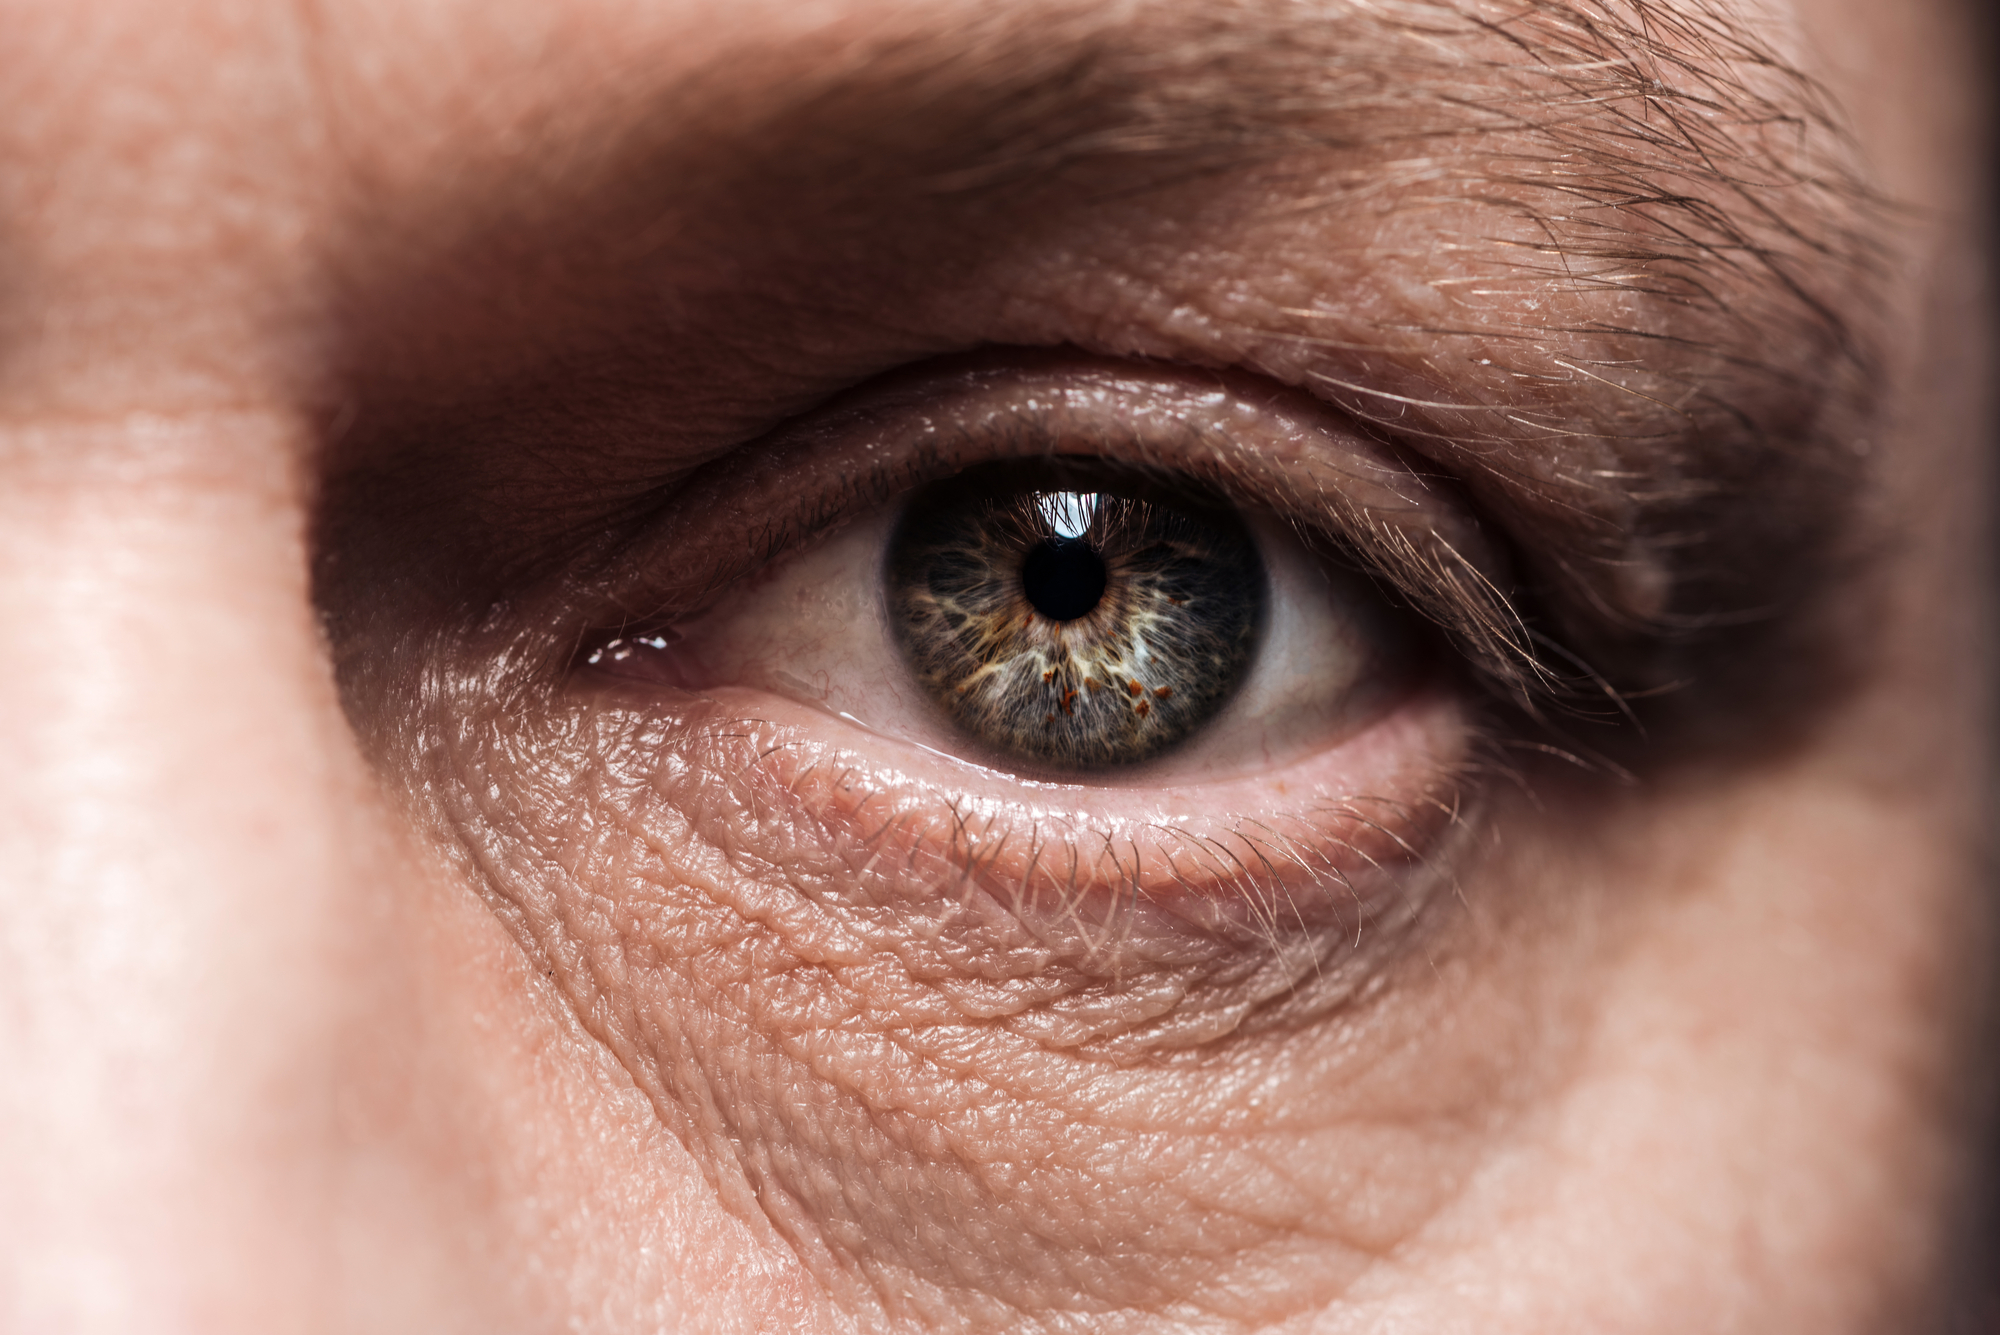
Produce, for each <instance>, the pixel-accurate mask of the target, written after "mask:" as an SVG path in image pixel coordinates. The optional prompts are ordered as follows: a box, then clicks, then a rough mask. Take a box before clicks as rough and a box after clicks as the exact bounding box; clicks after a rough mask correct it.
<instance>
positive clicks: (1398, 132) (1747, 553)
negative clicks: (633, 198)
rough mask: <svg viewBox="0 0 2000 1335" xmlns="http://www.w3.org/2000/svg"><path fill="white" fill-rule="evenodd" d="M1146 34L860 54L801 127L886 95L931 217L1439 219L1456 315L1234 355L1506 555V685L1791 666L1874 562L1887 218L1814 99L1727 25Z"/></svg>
mask: <svg viewBox="0 0 2000 1335" xmlns="http://www.w3.org/2000/svg"><path fill="white" fill-rule="evenodd" d="M1163 22H1165V23H1166V24H1168V25H1169V30H1168V31H1166V32H1157V31H1156V32H1151V33H1149V34H1148V35H1147V37H1146V38H1145V40H1143V41H1140V42H1135V41H1134V40H1133V39H1132V36H1131V33H1130V30H1129V24H1121V25H1118V26H1115V27H1110V28H1095V27H1094V26H1093V23H1092V20H1091V19H1090V18H1089V17H1088V16H1087V15H1080V16H1078V17H1077V18H1076V19H1075V20H1073V22H1072V23H1071V25H1070V26H1069V27H1068V28H1067V29H1064V28H1063V27H1062V26H1061V25H1057V26H1056V27H1055V28H1053V29H1043V30H1038V31H1036V32H1034V33H1029V34H1023V33H1021V32H1019V31H1016V30H1013V29H1010V28H1009V27H1008V26H1007V23H1006V22H1005V20H1004V19H996V20H994V22H993V25H992V29H991V31H990V32H988V33H985V34H979V33H973V34H960V40H959V42H958V44H957V46H956V47H955V48H954V49H953V51H952V52H951V53H950V54H949V55H947V56H946V57H945V58H944V59H943V60H940V59H939V52H938V51H937V49H936V48H935V47H932V46H929V45H927V44H926V45H922V46H913V47H912V48H911V49H910V50H909V51H908V52H902V51H896V50H890V51H886V52H885V51H880V50H877V51H872V52H866V53H857V64H856V66H855V67H853V68H850V69H848V70H845V71H836V72H833V73H831V74H830V75H829V86H830V88H831V89H832V91H831V92H829V93H828V94H827V95H826V96H825V98H824V100H823V101H808V102H807V103H806V104H805V105H808V106H810V107H811V108H812V111H811V114H812V115H813V116H814V117H818V118H822V119H821V123H823V124H827V125H842V124H853V123H854V121H855V119H857V117H854V116H851V115H849V114H847V112H846V109H844V108H842V107H840V106H839V103H840V102H841V101H842V99H843V97H844V96H845V95H846V93H847V91H849V90H853V89H862V90H865V92H864V93H863V96H865V97H868V98H871V99H872V98H877V97H881V96H882V90H883V88H884V87H885V86H893V85H895V84H896V83H897V81H898V80H899V79H900V80H902V81H903V82H902V86H901V87H900V88H898V89H897V91H896V93H895V95H894V97H895V100H897V101H899V102H900V103H901V104H902V105H904V106H909V107H920V108H923V109H924V110H925V113H926V115H927V117H928V120H929V124H927V125H925V126H922V127H920V128H913V129H911V130H910V131H909V133H910V139H909V141H908V142H906V143H903V144H901V145H898V146H897V151H889V152H885V153H884V154H882V156H881V158H880V159H879V160H880V161H882V162H884V163H891V164H894V170H896V171H903V172H908V173H909V175H910V178H911V179H912V180H913V181H914V182H915V183H916V188H917V189H919V190H920V191H923V192H928V193H932V194H936V195H942V196H955V195H996V196H1004V195H1006V194H1007V193H1008V192H1010V191H1023V190H1033V189H1036V188H1038V187H1039V186H1044V185H1046V183H1047V182H1049V181H1051V180H1063V179H1067V180H1071V181H1074V180H1078V179H1092V178H1096V179H1098V180H1100V181H1102V182H1109V183H1111V184H1106V185H1104V186H1103V188H1104V189H1106V190H1125V191H1133V190H1147V189H1164V188H1166V187H1168V186H1171V185H1172V184H1174V183H1176V182H1187V181H1190V180H1196V179H1198V178H1200V177H1201V176H1203V175H1205V174H1216V175H1221V174H1241V173H1244V172H1255V171H1258V170H1260V169H1262V170H1270V171H1273V172H1281V171H1284V170H1286V169H1287V164H1294V163H1298V162H1301V161H1307V160H1310V161H1312V162H1314V163H1315V164H1317V165H1316V167H1315V169H1314V171H1313V172H1312V173H1311V175H1310V178H1309V179H1310V182H1311V187H1310V191H1309V194H1308V197H1307V198H1305V199H1302V200H1298V201H1295V202H1294V203H1293V205H1292V206H1291V207H1294V208H1298V209H1301V210H1306V209H1311V208H1322V209H1335V208H1341V207H1347V208H1352V207H1355V206H1357V205H1365V204H1373V205H1377V206H1379V207H1382V208H1384V209H1387V210H1389V211H1390V212H1392V213H1394V214H1396V215H1399V216H1401V217H1405V218H1408V219H1410V220H1411V221H1412V224H1413V225H1416V226H1419V227H1421V226H1422V225H1423V224H1424V219H1425V217H1426V215H1438V216H1443V215H1449V216H1451V217H1453V218H1454V219H1456V220H1457V221H1456V223H1455V226H1456V227H1457V229H1458V231H1457V234H1456V235H1453V236H1448V237H1444V238H1439V244H1440V251H1439V253H1440V254H1441V255H1446V256H1448V258H1449V261H1450V262H1449V263H1448V264H1443V265H1439V266H1437V267H1439V268H1441V269H1443V270H1445V272H1440V273H1437V274H1435V275H1434V277H1433V278H1432V279H1431V280H1430V281H1431V282H1432V285H1433V286H1434V287H1437V288H1439V289H1441V290H1442V289H1444V288H1446V287H1454V288H1455V289H1456V292H1455V295H1457V296H1459V297H1461V298H1462V299H1461V300H1460V301H1459V303H1458V310H1457V312H1456V313H1457V314H1458V315H1459V317H1460V318H1459V319H1457V320H1453V321H1446V322H1441V323H1438V322H1432V323H1426V322H1423V321H1418V320H1410V321H1407V322H1405V323H1402V324H1396V323H1393V322H1386V321H1381V320H1377V321H1374V322H1373V323H1367V322H1357V321H1356V320H1354V319H1353V318H1352V317H1351V316H1350V315H1349V313H1347V312H1345V311H1343V310H1341V309H1340V305H1339V302H1338V301H1337V300H1333V301H1327V302H1324V303H1323V304H1322V305H1321V306H1320V307H1318V308H1306V309H1300V310H1297V311H1294V312H1292V315H1293V316H1294V317H1295V319H1294V320H1293V322H1292V323H1291V324H1290V325H1289V326H1287V327H1283V328H1276V327H1274V328H1269V329H1264V330H1258V331H1251V332H1253V333H1257V334H1261V335H1263V336H1265V337H1266V338H1268V339H1269V340H1270V341H1272V342H1273V343H1275V344H1280V345H1282V344H1284V343H1286V342H1289V343H1291V344H1292V345H1294V346H1297V347H1312V348H1316V349H1319V350H1322V351H1332V352H1336V353H1338V354H1340V359H1339V362H1338V368H1337V369H1327V370H1321V371H1318V372H1315V373H1312V374H1311V375H1310V376H1309V379H1310V387H1311V388H1312V389H1314V390H1315V392H1317V393H1319V394H1320V395H1321V396H1322V397H1324V398H1326V399H1328V400H1329V401H1331V402H1333V403H1335V404H1337V405H1339V406H1340V407H1342V408H1343V409H1345V410H1346V411H1347V412H1349V413H1350V414H1352V415H1353V416H1354V417H1355V418H1357V419H1358V420H1360V421H1363V422H1367V423H1371V424H1373V425H1374V426H1375V427H1376V428H1377V429H1378V430H1380V431H1381V432H1382V433H1383V434H1384V435H1385V436H1386V437H1388V438H1390V439H1392V440H1394V441H1395V442H1397V443H1398V444H1400V445H1402V446H1404V447H1406V448H1408V449H1410V450H1411V451H1413V452H1415V453H1416V454H1419V455H1422V456H1425V457H1428V458H1429V459H1432V460H1434V461H1435V462H1437V463H1438V464H1439V465H1440V466H1442V467H1444V468H1445V469H1446V470H1447V471H1449V472H1450V473H1452V474H1453V475H1454V476H1456V477H1458V478H1459V479H1461V480H1462V481H1463V482H1464V483H1465V485H1466V486H1467V488H1468V490H1470V491H1471V492H1472V493H1473V494H1474V496H1475V497H1476V498H1478V499H1479V500H1480V501H1481V502H1482V503H1484V504H1485V505H1486V506H1487V507H1488V509H1489V511H1491V512H1493V513H1494V514H1496V515H1497V516H1498V517H1499V519H1500V521H1501V524H1502V527H1504V528H1506V529H1508V530H1509V531H1510V532H1512V533H1513V534H1514V536H1515V537H1516V539H1517V544H1516V545H1517V547H1518V549H1519V551H1520V554H1521V564H1522V565H1523V567H1524V568H1525V575H1526V582H1527V583H1528V584H1529V585H1530V586H1531V587H1530V588H1528V589H1527V590H1525V591H1524V592H1525V596H1528V597H1532V598H1533V599H1534V601H1535V602H1536V603H1537V610H1536V612H1535V613H1534V614H1532V615H1530V616H1529V617H1528V619H1527V620H1526V621H1523V620H1522V619H1521V618H1520V617H1519V616H1518V615H1517V614H1516V609H1513V608H1500V609H1495V608H1492V607H1490V606H1487V607H1483V608H1482V607H1480V606H1477V605H1476V604H1478V603H1479V601H1480V599H1481V598H1485V597H1486V596H1487V595H1484V594H1479V593H1478V591H1476V590H1469V589H1462V590H1457V591H1456V601H1457V603H1458V605H1460V606H1461V607H1463V608H1464V609H1465V613H1464V618H1463V622H1462V624H1461V625H1460V626H1459V627H1457V629H1459V630H1461V631H1463V632H1465V633H1466V634H1467V635H1468V637H1469V638H1475V639H1479V640H1481V641H1482V642H1484V643H1488V644H1490V643H1492V642H1493V640H1494V637H1495V635H1496V634H1500V635H1501V637H1502V638H1503V639H1506V640H1507V641H1508V644H1509V648H1510V652H1511V656H1512V658H1513V660H1514V661H1513V663H1512V665H1511V666H1508V665H1498V670H1499V672H1500V674H1501V675H1503V676H1506V677H1508V678H1509V679H1511V680H1512V681H1513V682H1514V683H1515V684H1516V686H1517V687H1520V688H1522V689H1523V690H1524V691H1527V690H1532V689H1535V688H1538V687H1540V686H1546V685H1548V684H1550V683H1555V682H1559V681H1568V682H1570V683H1572V684H1576V683H1577V682H1578V679H1579V678H1580V679H1581V683H1582V688H1583V689H1584V690H1586V691H1589V690H1596V689H1600V688H1602V689H1608V690H1610V691H1612V692H1613V693H1614V694H1620V693H1641V692H1645V691H1648V690H1655V689H1658V688H1661V687H1663V686H1666V685H1669V684H1671V683H1674V682H1679V681H1683V680H1687V679H1692V678H1700V677H1703V676H1708V677H1714V676H1716V675H1718V674H1717V673H1716V671H1715V669H1714V665H1713V664H1711V663H1708V662H1705V661H1703V659H1704V656H1705V655H1709V654H1711V653H1712V652H1720V653H1723V654H1725V655H1726V654H1735V655H1737V656H1741V655H1742V653H1743V652H1744V649H1745V646H1746V645H1748V644H1749V643H1751V642H1752V641H1754V640H1757V639H1758V638H1759V636H1762V637H1763V639H1764V640H1766V641H1768V642H1770V643H1771V644H1773V645H1785V646H1789V647H1790V648H1791V649H1792V650H1794V651H1796V650H1797V649H1798V647H1799V641H1798V639H1797V637H1796V635H1795V634H1794V631H1795V630H1796V629H1797V627H1798V625H1799V624H1801V623H1802V622H1804V621H1807V620H1810V618H1811V614H1813V613H1814V612H1816V611H1819V610H1821V609H1820V607H1819V600H1820V599H1821V598H1822V596H1823V595H1824V594H1825V592H1826V590H1827V588H1828V586H1829V585H1831V584H1832V583H1834V582H1835V579H1836V576H1837V575H1839V574H1841V573H1842V572H1844V571H1847V570H1849V569H1850V568H1851V566H1852V564H1853V562H1854V561H1855V560H1856V559H1858V554H1859V552H1860V551H1861V549H1862V548H1863V547H1865V546H1866V543H1867V539H1866V538H1865V537H1858V536H1857V533H1856V530H1857V514H1858V510H1857V503H1856V502H1857V496H1858V494H1859V493H1860V491H1861V490H1862V488H1863V485H1864V482H1865V471H1866V470H1865V466H1864V463H1863V459H1862V455H1863V454H1864V453H1865V447H1866V440H1867V437H1868V434H1869V431H1870V427H1871V421H1872V416H1873V413H1874V410H1875V407H1876V405H1875V398H1874V396H1875V393H1876V390H1877V387H1878V385H1879V382H1880V373H1879V370H1878V367H1879V364H1880V357H1879V355H1878V352H1877V349H1876V347H1875V342H1876V340H1877V338H1878V326H1879V324H1880V307H1879V302H1878V292H1879V290H1880V288H1881V285H1882V282H1883V279H1884V276H1885V273H1886V271H1887V268H1888V263H1889V254H1890V252H1889V248H1888V246H1887V245H1886V243H1885V240H1884V237H1885V232H1886V227H1887V223H1888V221H1889V220H1890V219H1891V217H1892V216H1893V211H1892V210H1891V209H1890V208H1889V207H1888V206H1887V205H1886V204H1885V202H1884V201H1883V200H1882V199H1881V198H1880V197H1879V196H1878V194H1877V193H1876V192H1875V191H1874V190H1873V189H1872V187H1871V186H1870V184H1869V181H1868V178H1867V175H1866V173H1865V172H1864V171H1863V169H1862V167H1861V165H1860V163H1859V161H1858V155H1857V152H1856V150H1855V147H1854V145H1853V142H1852V140H1851V137H1850V136H1849V134H1848V133H1847V131H1846V129H1845V127H1844V126H1843V124H1842V122H1841V119H1840V112H1839V109H1838V108H1837V107H1836V106H1835V105H1834V104H1833V102H1832V101H1831V99H1830V98H1829V97H1828V96H1827V94H1826V93H1825V92H1824V91H1823V90H1822V89H1821V88H1820V87H1819V86H1818V85H1817V84H1816V83H1814V81H1813V80H1812V79H1810V78H1809V77H1808V76H1806V75H1805V74H1804V73H1802V72H1801V71H1800V70H1799V69H1797V68H1796V67H1795V66H1794V65H1793V64H1792V63H1790V62H1788V61H1787V60H1786V59H1784V58H1783V57H1782V56H1781V55H1780V54H1779V53H1778V51H1777V50H1776V49H1775V48H1774V46H1773V45H1772V44H1771V42H1770V41H1769V40H1767V39H1766V38H1765V37H1764V36H1762V35H1760V32H1759V30H1758V28H1757V27H1756V26H1755V25H1754V24H1753V23H1752V21H1751V20H1750V19H1749V18H1748V17H1747V16H1746V15H1744V14H1743V13H1742V12H1740V11H1739V10H1737V9H1736V8H1735V7H1734V6H1733V5H1731V4H1729V3H1727V0H1510V2H1509V3H1493V2H1490V0H1354V2H1353V3H1334V4H1310V5H1308V4H1296V3H1237V4H1224V5H1218V6H1215V7H1211V8H1209V9H1207V10H1205V11H1204V12H1203V13H1201V14H1199V15H1194V16H1190V17H1185V18H1179V19H1174V18H1167V17H1164V16H1163ZM1300 179H1301V180H1305V179H1307V178H1306V177H1305V176H1301V178H1300ZM873 184H875V185H877V186H879V185H880V184H881V182H880V181H879V180H878V181H876V182H874V183H873ZM1467 296H1469V297H1470V300H1465V299H1463V298H1465V297H1467ZM1455 348H1457V349H1463V351H1462V352H1460V353H1459V354H1458V355H1457V356H1456V358H1454V357H1453V355H1452V353H1453V351H1454V349H1455ZM1474 351H1476V352H1477V353H1478V354H1479V355H1478V356H1476V357H1475V356H1472V355H1470V354H1471V353H1472V352H1474ZM1413 592H1415V591H1413ZM1420 601H1424V602H1429V603H1431V604H1433V605H1436V604H1440V603H1450V602H1451V601H1453V599H1452V598H1451V597H1437V596H1432V597H1429V598H1424V599H1420ZM1489 601H1490V600H1489ZM1503 624H1513V625H1517V626H1524V627H1525V629H1524V630H1522V631H1520V632H1518V633H1513V634H1511V635H1508V634H1505V633H1503V632H1501V631H1499V630H1498V629H1496V628H1498V627H1501V626H1502V625H1503ZM1475 632H1476V633H1475ZM1490 656H1491V655H1489V657H1490Z"/></svg>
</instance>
